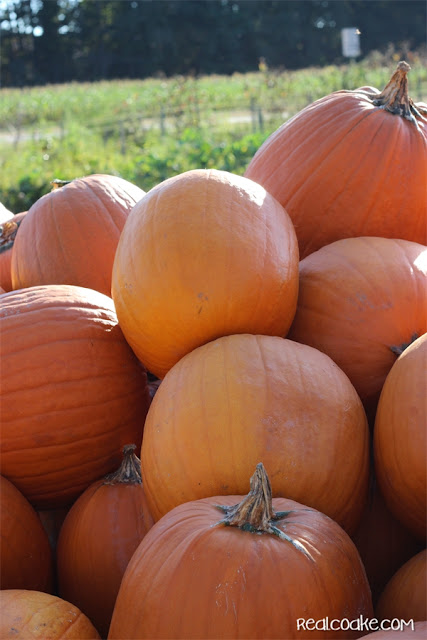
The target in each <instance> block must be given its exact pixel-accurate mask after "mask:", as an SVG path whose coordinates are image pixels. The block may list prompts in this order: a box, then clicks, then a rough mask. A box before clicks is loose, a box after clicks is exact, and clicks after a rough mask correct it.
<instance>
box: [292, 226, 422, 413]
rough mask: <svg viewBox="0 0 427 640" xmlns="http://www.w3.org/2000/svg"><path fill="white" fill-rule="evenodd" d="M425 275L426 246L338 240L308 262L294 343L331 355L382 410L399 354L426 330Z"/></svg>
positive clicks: (363, 395) (383, 240) (366, 397)
mask: <svg viewBox="0 0 427 640" xmlns="http://www.w3.org/2000/svg"><path fill="white" fill-rule="evenodd" d="M426 276H427V247H425V246H424V245H420V244H417V243H416V242H409V241H408V240H398V239H397V240H395V239H392V238H375V237H359V238H345V239H343V240H337V241H336V242H333V243H331V244H329V245H327V246H325V247H322V248H321V249H319V250H318V251H315V252H314V253H312V254H311V255H309V256H307V257H306V258H304V259H303V260H301V262H300V268H299V277H300V287H299V298H298V307H297V311H296V314H295V318H294V321H293V324H292V327H291V329H290V331H289V334H288V337H289V338H290V339H292V340H296V341H298V342H303V343H305V344H309V345H311V346H312V347H315V348H317V349H320V350H321V351H323V352H324V353H327V354H328V355H329V356H330V357H331V358H332V359H333V360H334V361H335V362H336V363H337V364H338V366H339V367H340V368H341V369H342V370H343V371H344V372H345V373H346V374H347V375H348V377H349V378H350V380H351V382H352V383H353V385H354V387H355V389H356V391H357V392H358V393H359V395H360V397H361V398H362V401H363V402H364V403H365V406H366V408H367V409H368V407H372V406H373V407H374V408H375V407H376V403H377V402H378V397H379V394H380V392H381V389H382V386H383V384H384V380H385V378H386V376H387V374H388V372H389V371H390V369H391V367H392V366H393V364H394V362H395V361H396V358H397V356H398V354H399V353H400V352H401V350H402V349H403V348H404V347H405V345H407V344H409V343H410V342H411V341H412V340H414V338H416V337H417V336H420V335H422V334H423V333H425V331H426V330H427V315H426V308H427V277H426Z"/></svg>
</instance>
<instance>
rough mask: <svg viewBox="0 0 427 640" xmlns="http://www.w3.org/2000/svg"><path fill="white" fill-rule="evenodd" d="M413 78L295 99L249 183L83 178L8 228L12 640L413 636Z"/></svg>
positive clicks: (416, 254)
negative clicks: (395, 631)
mask: <svg viewBox="0 0 427 640" xmlns="http://www.w3.org/2000/svg"><path fill="white" fill-rule="evenodd" d="M407 72H408V65H406V63H400V64H399V65H398V68H397V70H396V72H395V73H394V74H393V76H392V78H391V80H390V82H389V84H388V85H387V86H386V88H385V89H384V90H383V91H382V92H379V91H378V90H376V89H374V88H372V87H362V88H360V89H357V90H354V91H338V92H335V93H333V94H331V95H329V96H326V97H325V98H322V99H321V100H318V101H317V102H315V103H313V104H312V105H309V106H308V107H306V108H305V109H303V110H302V111H301V112H300V113H298V114H297V115H296V116H294V117H293V118H292V119H291V120H289V121H288V122H286V123H285V124H284V125H283V126H282V127H281V128H280V129H278V130H277V131H276V132H275V133H274V134H272V135H271V136H270V138H268V139H267V141H266V142H265V143H264V145H262V146H261V148H260V149H259V150H258V152H257V153H256V155H255V156H254V158H253V159H252V161H251V162H250V164H249V166H248V168H247V171H246V174H245V176H243V177H242V176H237V175H234V174H231V173H228V172H225V171H219V170H209V171H208V170H204V169H200V170H193V171H188V172H186V173H182V174H180V175H177V176H175V177H173V178H169V179H167V180H165V181H164V182H162V183H161V184H158V185H157V186H156V187H154V188H153V189H151V190H150V191H149V192H148V193H144V192H143V191H141V190H140V189H138V188H137V187H135V186H134V185H132V184H130V183H128V182H126V181H124V180H122V179H119V178H114V177H112V176H101V175H93V176H87V177H85V178H82V179H78V180H73V181H71V182H70V183H67V184H65V185H62V186H60V188H55V189H53V190H52V191H51V192H50V193H49V194H47V195H45V196H43V197H42V198H40V200H38V201H37V202H36V203H34V205H33V206H32V207H31V208H30V209H29V211H28V212H27V213H25V214H21V215H22V220H20V221H19V222H20V224H19V226H18V224H17V223H18V221H17V223H16V224H15V227H13V222H14V221H13V219H10V218H7V219H6V221H5V223H4V224H3V234H6V236H5V235H3V237H4V242H3V247H2V248H1V249H2V252H1V254H0V261H1V262H0V265H1V264H2V263H3V261H6V260H7V261H8V264H9V266H8V267H7V270H8V275H9V278H10V280H7V279H6V278H5V279H3V276H1V278H2V279H1V282H0V285H1V286H3V288H4V289H6V290H8V291H9V292H8V293H4V294H3V295H2V296H1V297H0V304H1V314H0V316H1V320H0V331H1V358H2V368H1V376H2V385H1V387H2V396H1V403H2V416H1V420H2V424H1V469H2V475H3V476H4V477H3V478H2V491H1V525H2V526H1V536H2V545H1V550H2V552H1V563H2V583H1V589H2V591H1V592H0V603H1V604H0V606H1V610H2V616H1V620H2V622H1V624H0V631H1V637H5V638H6V637H16V624H17V622H16V621H17V618H18V617H19V618H20V619H21V621H22V625H24V627H25V628H24V631H23V633H25V634H26V635H22V636H21V637H26V638H32V637H36V636H35V633H36V631H35V629H36V624H37V625H40V624H45V625H50V626H54V625H56V627H55V631H53V632H52V633H57V635H51V636H49V637H52V638H59V637H61V638H98V637H103V638H105V637H107V635H108V638H111V639H113V638H117V639H122V640H124V639H129V640H130V639H136V638H150V639H154V638H169V639H172V638H181V639H187V640H188V639H190V638H199V639H201V638H259V639H267V638H283V639H290V638H337V639H339V638H342V639H344V638H354V637H361V636H363V635H364V634H367V631H369V630H373V627H372V626H371V627H369V626H366V622H365V626H364V625H362V626H360V622H361V620H365V621H369V620H370V619H371V618H372V617H373V615H374V610H375V613H376V615H377V616H378V618H380V619H384V620H387V619H390V620H391V619H393V618H399V619H400V618H402V619H413V620H415V621H416V624H415V627H416V631H415V632H414V633H413V634H411V637H414V638H418V637H424V634H425V631H426V628H427V622H425V621H426V619H427V612H426V602H425V600H426V599H425V572H426V551H425V548H424V547H425V537H426V530H425V524H426V493H425V490H426V477H425V473H426V468H425V451H426V413H425V360H426V350H427V338H426V303H427V247H426V243H427V239H426V212H427V188H426V184H427V118H426V115H427V106H426V105H423V104H417V105H415V104H414V103H413V101H412V100H411V99H410V98H409V96H408V87H407ZM55 186H59V185H55ZM13 236H15V237H14V244H13ZM139 452H141V455H140V457H138V456H137V455H136V453H138V454H139ZM3 485H4V487H5V489H4V491H3ZM248 490H249V493H248ZM58 532H59V533H58ZM30 558H31V560H30ZM24 567H25V570H24ZM402 585H404V587H402ZM414 594H416V596H414ZM47 607H49V608H47ZM46 612H48V613H46ZM43 616H44V617H43ZM55 620H56V622H55ZM58 621H59V622H58ZM72 621H73V624H71V622H72ZM328 621H329V623H330V622H331V621H335V625H337V624H338V626H336V628H335V630H334V629H330V628H328V627H327V624H328ZM338 621H341V623H339V622H338ZM20 624H21V623H20ZM14 625H15V626H14ZM11 629H12V630H11ZM13 633H15V635H11V634H13ZM7 634H9V635H7ZM64 634H65V635H64ZM73 634H74V635H73ZM18 637H19V636H18ZM46 637H47V636H46ZM375 637H376V638H377V637H378V638H380V637H388V635H387V634H386V633H381V634H377V635H376V636H375ZM390 637H392V636H390Z"/></svg>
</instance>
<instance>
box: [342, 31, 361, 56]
mask: <svg viewBox="0 0 427 640" xmlns="http://www.w3.org/2000/svg"><path fill="white" fill-rule="evenodd" d="M341 43H342V54H343V56H346V58H356V57H357V56H360V31H359V29H358V28H357V27H349V28H348V29H341Z"/></svg>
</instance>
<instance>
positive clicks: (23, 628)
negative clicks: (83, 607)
mask: <svg viewBox="0 0 427 640" xmlns="http://www.w3.org/2000/svg"><path fill="white" fill-rule="evenodd" d="M0 610H1V615H0V638H1V639H2V640H15V639H18V640H41V639H43V640H97V639H100V638H101V636H100V635H99V633H98V632H97V630H96V629H95V627H94V626H93V624H92V623H91V621H90V620H89V619H88V618H87V617H86V616H85V615H83V614H82V612H81V611H79V609H78V608H77V607H75V606H74V605H73V604H71V603H70V602H66V601H65V600H62V598H58V597H57V596H54V595H51V594H48V593H42V592H41V591H28V590H25V589H5V590H2V591H0Z"/></svg>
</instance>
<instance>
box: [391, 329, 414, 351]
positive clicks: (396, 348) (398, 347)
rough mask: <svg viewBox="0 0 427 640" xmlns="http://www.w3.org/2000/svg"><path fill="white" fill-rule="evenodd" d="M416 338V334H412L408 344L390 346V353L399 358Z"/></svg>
mask: <svg viewBox="0 0 427 640" xmlns="http://www.w3.org/2000/svg"><path fill="white" fill-rule="evenodd" d="M417 338H418V335H417V334H416V333H413V334H412V336H411V339H410V340H409V342H402V344H399V345H392V346H391V347H390V351H392V352H393V353H395V354H396V355H397V357H399V356H400V355H402V353H403V352H404V351H405V349H407V347H409V346H410V345H411V344H412V343H413V342H415V340H416V339H417Z"/></svg>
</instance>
